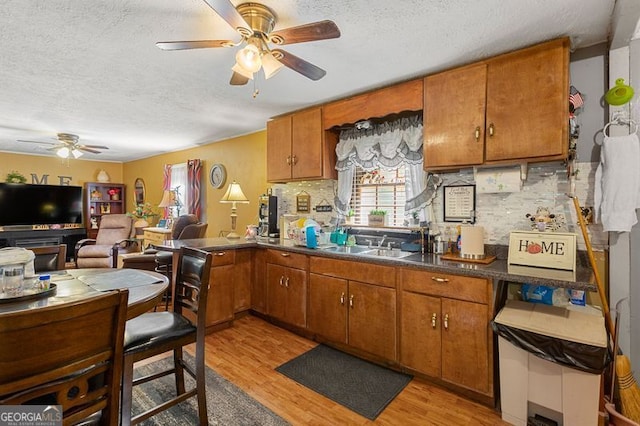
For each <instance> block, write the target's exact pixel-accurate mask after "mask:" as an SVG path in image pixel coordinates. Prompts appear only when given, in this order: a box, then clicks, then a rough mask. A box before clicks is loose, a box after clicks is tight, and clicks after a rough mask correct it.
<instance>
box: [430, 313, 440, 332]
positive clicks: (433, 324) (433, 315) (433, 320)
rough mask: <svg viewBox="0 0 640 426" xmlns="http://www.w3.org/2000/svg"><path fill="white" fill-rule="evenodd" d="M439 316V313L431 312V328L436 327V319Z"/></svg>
mask: <svg viewBox="0 0 640 426" xmlns="http://www.w3.org/2000/svg"><path fill="white" fill-rule="evenodd" d="M437 318H438V315H437V314H436V313H435V312H434V313H433V314H431V328H436V319H437Z"/></svg>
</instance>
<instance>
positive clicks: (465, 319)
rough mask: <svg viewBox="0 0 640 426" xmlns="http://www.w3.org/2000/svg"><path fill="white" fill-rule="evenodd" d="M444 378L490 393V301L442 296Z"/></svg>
mask: <svg viewBox="0 0 640 426" xmlns="http://www.w3.org/2000/svg"><path fill="white" fill-rule="evenodd" d="M442 316H443V318H442V379H443V380H446V381H449V382H452V383H455V384H457V385H460V386H464V387H467V388H469V389H473V390H476V391H479V392H484V393H487V392H488V391H489V383H490V380H491V378H490V377H489V376H490V372H491V371H492V370H491V368H490V365H489V355H488V354H489V347H488V345H489V343H488V342H489V340H488V339H489V337H488V333H489V324H488V307H487V305H483V304H479V303H472V302H463V301H460V300H453V299H447V298H443V299H442Z"/></svg>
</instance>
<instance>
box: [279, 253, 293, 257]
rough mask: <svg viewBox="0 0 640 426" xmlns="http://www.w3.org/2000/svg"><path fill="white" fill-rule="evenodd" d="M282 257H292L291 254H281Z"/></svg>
mask: <svg viewBox="0 0 640 426" xmlns="http://www.w3.org/2000/svg"><path fill="white" fill-rule="evenodd" d="M280 256H282V257H289V256H291V255H290V254H289V253H280Z"/></svg>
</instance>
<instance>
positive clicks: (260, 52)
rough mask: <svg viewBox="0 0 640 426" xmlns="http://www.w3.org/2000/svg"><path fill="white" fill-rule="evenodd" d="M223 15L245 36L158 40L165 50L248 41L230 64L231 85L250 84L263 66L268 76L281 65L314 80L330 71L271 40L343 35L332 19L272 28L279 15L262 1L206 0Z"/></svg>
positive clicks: (299, 40)
mask: <svg viewBox="0 0 640 426" xmlns="http://www.w3.org/2000/svg"><path fill="white" fill-rule="evenodd" d="M204 1H205V2H206V3H207V4H208V5H209V7H211V8H212V9H213V10H214V11H215V12H216V13H217V14H218V15H220V17H222V19H224V20H225V21H226V22H227V23H228V24H229V25H231V27H233V28H234V29H235V30H236V31H237V32H238V33H239V34H240V36H241V37H242V39H241V40H240V41H239V42H237V43H236V42H233V41H232V40H195V41H162V42H158V43H156V46H158V47H159V48H160V49H163V50H185V49H201V48H208V47H236V46H239V45H241V44H246V46H245V47H244V48H242V49H241V50H239V51H238V52H237V53H236V64H235V65H234V66H233V67H232V68H231V69H232V70H233V74H232V76H231V81H230V83H231V84H232V85H236V86H238V85H243V84H247V82H248V81H249V79H253V74H254V73H255V72H257V71H259V70H260V68H262V69H263V71H264V74H265V78H267V79H268V78H270V77H272V76H273V75H274V74H275V73H276V72H278V71H279V70H280V69H281V68H282V66H283V65H284V66H286V67H288V68H291V69H292V70H294V71H297V72H299V73H300V74H302V75H304V76H305V77H307V78H310V79H311V80H319V79H321V78H322V77H324V76H325V74H326V73H327V72H326V71H325V70H323V69H322V68H319V67H317V66H316V65H313V64H312V63H310V62H307V61H305V60H304V59H301V58H299V57H297V56H295V55H292V54H291V53H289V52H286V51H284V50H282V49H272V48H271V47H270V43H273V44H275V45H286V44H294V43H304V42H307V41H315V40H325V39H331V38H338V37H340V30H339V29H338V27H337V26H336V24H335V23H334V22H333V21H328V20H325V21H318V22H313V23H310V24H305V25H300V26H297V27H291V28H285V29H282V30H277V31H274V32H272V31H273V28H274V27H275V24H276V16H275V14H274V13H273V11H272V10H271V9H269V8H268V7H266V6H264V5H262V4H259V3H242V4H239V5H238V6H235V7H234V6H233V4H232V3H231V2H230V1H229V0H204Z"/></svg>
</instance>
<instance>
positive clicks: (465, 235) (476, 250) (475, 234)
mask: <svg viewBox="0 0 640 426" xmlns="http://www.w3.org/2000/svg"><path fill="white" fill-rule="evenodd" d="M460 240H461V241H460V256H461V257H466V258H471V259H482V258H483V257H484V228H483V227H482V226H470V225H463V226H461V227H460Z"/></svg>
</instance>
